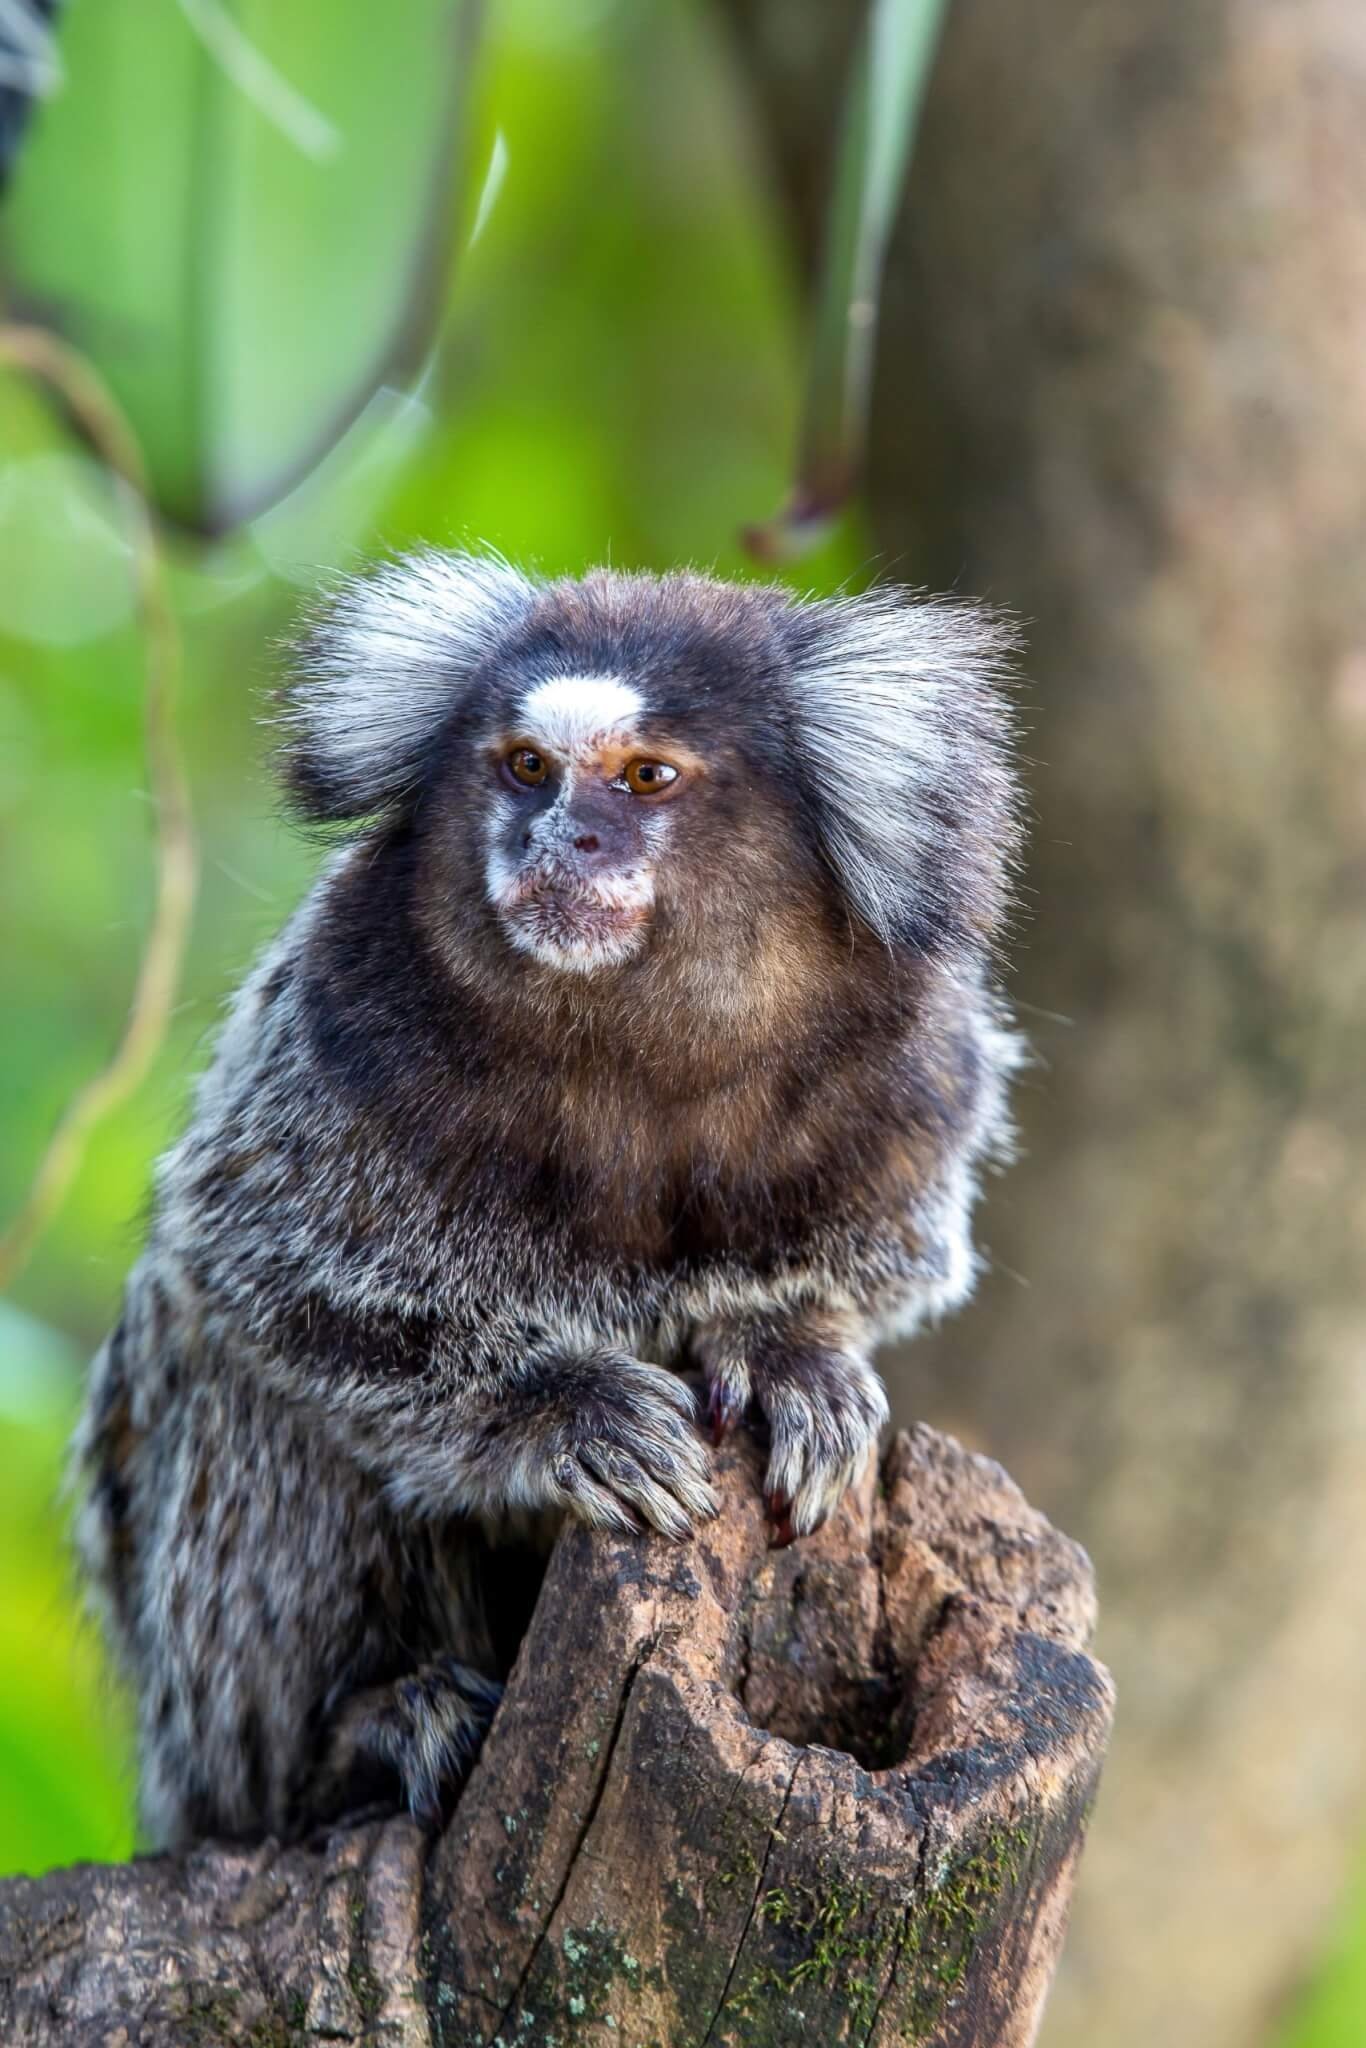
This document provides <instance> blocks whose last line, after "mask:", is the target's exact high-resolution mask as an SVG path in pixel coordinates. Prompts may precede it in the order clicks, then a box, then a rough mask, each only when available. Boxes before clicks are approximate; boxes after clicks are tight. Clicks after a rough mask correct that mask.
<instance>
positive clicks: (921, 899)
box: [790, 589, 1020, 953]
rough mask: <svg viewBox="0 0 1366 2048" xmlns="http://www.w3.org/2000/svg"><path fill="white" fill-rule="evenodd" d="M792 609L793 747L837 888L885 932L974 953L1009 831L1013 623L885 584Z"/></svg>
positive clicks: (1008, 847)
mask: <svg viewBox="0 0 1366 2048" xmlns="http://www.w3.org/2000/svg"><path fill="white" fill-rule="evenodd" d="M790 617H791V622H792V628H793V630H794V632H795V648H794V676H793V685H794V696H795V710H796V733H797V745H798V751H799V754H800V756H801V760H802V765H803V771H804V776H805V780H806V782H807V786H808V789H809V792H810V796H811V798H812V801H813V804H814V807H815V810H816V815H817V818H818V821H819V830H820V835H821V840H822V850H823V852H824V854H825V857H826V860H827V863H828V864H829V866H830V868H831V869H832V870H833V872H834V874H835V877H836V879H837V880H838V882H839V884H840V886H841V889H842V891H843V893H844V895H845V897H846V899H847V901H848V902H849V904H850V905H851V907H852V908H853V909H854V910H855V911H856V912H857V914H858V915H859V916H860V917H861V918H863V920H864V921H865V922H866V923H867V924H868V925H870V926H871V927H872V929H873V930H874V931H875V932H876V933H877V934H878V936H879V938H881V939H882V940H884V942H886V943H887V944H889V945H890V944H897V943H899V944H906V945H910V946H912V947H914V948H915V949H916V950H918V951H920V952H945V951H947V952H949V953H954V952H962V951H964V950H977V951H980V950H981V948H982V946H983V945H984V944H990V943H991V942H992V940H993V939H994V938H995V937H996V935H997V933H998V931H999V928H1000V925H1001V923H1002V920H1003V918H1004V916H1005V912H1006V907H1007V903H1008V898H1009V880H1010V871H1011V868H1012V867H1013V865H1014V862H1015V858H1016V855H1017V853H1018V849H1019V840H1020V821H1019V800H1018V789H1017V783H1016V778H1015V772H1014V767H1013V762H1012V758H1011V754H1012V732H1011V720H1010V716H1009V711H1008V708H1007V704H1006V701H1005V695H1004V691H1003V687H1002V686H1003V684H1004V683H1005V682H1006V681H1007V680H1008V679H1009V677H1010V676H1011V674H1012V656H1013V654H1014V651H1015V647H1016V636H1015V633H1014V631H1013V629H1012V627H1011V625H1010V624H1009V622H1008V621H1007V620H1005V619H1004V618H1003V617H1002V616H1001V615H1000V614H998V613H996V612H993V611H992V610H990V609H989V608H988V607H986V606H983V605H978V604H973V603H970V602H966V601H963V600H960V599H957V598H927V597H923V596H920V595H918V594H916V593H912V592H909V591H905V590H897V589H881V590H874V591H871V592H869V593H868V595H867V596H864V597H855V598H837V599H834V600H830V601H812V602H808V603H803V604H798V605H796V606H794V609H793V612H792V614H791V615H790Z"/></svg>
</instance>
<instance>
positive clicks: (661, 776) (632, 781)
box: [618, 761, 678, 796]
mask: <svg viewBox="0 0 1366 2048" xmlns="http://www.w3.org/2000/svg"><path fill="white" fill-rule="evenodd" d="M677 780H678V770H677V769H676V768H674V767H672V766H671V765H670V763H669V762H668V761H628V762H627V764H626V766H625V767H624V768H623V769H622V771H621V775H620V776H619V778H618V781H619V782H624V783H625V785H626V787H627V789H629V790H630V792H631V794H632V796H657V795H658V793H659V791H660V790H661V789H667V788H668V786H669V784H670V783H671V782H677Z"/></svg>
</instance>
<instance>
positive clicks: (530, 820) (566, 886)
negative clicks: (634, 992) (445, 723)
mask: <svg viewBox="0 0 1366 2048" xmlns="http://www.w3.org/2000/svg"><path fill="white" fill-rule="evenodd" d="M655 723H656V721H652V720H651V717H650V715H649V711H648V708H647V703H646V699H645V697H644V696H643V695H642V692H641V691H640V690H639V689H637V688H635V687H633V685H632V684H630V683H629V682H626V681H624V680H623V679H622V678H621V677H619V676H610V675H573V674H569V675H556V676H550V677H548V678H547V679H546V680H544V681H541V682H537V683H534V684H533V685H532V687H531V688H530V689H528V690H527V692H526V693H525V695H524V697H523V698H522V700H521V702H520V703H519V704H517V706H516V707H515V710H514V712H513V715H512V718H511V722H510V724H509V725H508V726H507V728H506V729H505V730H504V731H503V732H501V733H500V734H498V735H497V736H496V738H495V739H494V740H493V742H492V744H491V745H490V746H489V747H488V750H487V756H486V758H487V768H488V812H487V822H486V829H485V845H486V857H485V866H484V878H485V886H486V888H487V891H488V898H489V901H490V903H491V904H492V905H493V907H494V909H495V911H496V912H497V914H498V918H499V920H500V922H501V925H502V928H503V931H504V932H505V934H506V936H507V938H508V940H509V941H510V943H511V944H512V945H513V946H515V947H517V948H518V949H519V950H520V951H522V952H524V953H529V954H531V955H533V956H534V957H535V958H536V959H537V960H539V961H541V962H542V963H543V964H544V965H546V966H548V967H557V968H563V969H566V970H568V971H570V972H574V973H580V974H589V973H593V972H594V971H596V970H599V969H603V968H608V967H612V966H615V965H617V964H619V963H620V962H622V961H624V960H628V959H630V958H631V957H632V956H633V955H634V954H636V953H638V952H639V951H640V950H641V949H642V948H643V947H644V946H645V944H646V943H647V941H648V938H649V934H650V928H651V924H652V920H653V917H654V913H655V907H656V898H657V894H658V891H659V886H660V876H661V871H662V870H665V869H666V868H667V867H668V866H669V865H670V863H671V861H672V864H673V865H674V867H675V869H676V870H677V869H678V868H680V867H681V866H682V864H683V863H682V861H681V858H680V856H681V852H682V849H681V848H680V846H679V845H678V844H677V843H676V838H677V835H678V833H680V832H683V833H686V830H687V825H688V813H689V810H692V812H693V813H694V822H696V810H697V806H698V800H699V798H700V797H701V796H702V794H703V790H704V787H705V783H706V777H707V763H706V761H705V759H704V758H703V757H702V755H701V754H699V753H697V752H695V751H694V750H693V749H692V748H690V747H689V746H688V745H687V744H686V743H684V742H683V741H682V740H681V739H680V738H679V737H678V735H677V734H676V733H668V732H660V731H657V730H654V729H652V727H653V726H654V725H655ZM679 805H681V806H683V809H682V811H681V813H680V812H679V811H678V810H677V809H676V808H675V807H676V806H679Z"/></svg>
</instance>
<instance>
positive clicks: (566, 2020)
mask: <svg viewBox="0 0 1366 2048" xmlns="http://www.w3.org/2000/svg"><path fill="white" fill-rule="evenodd" d="M718 1483H719V1485H720V1488H721V1491H722V1495H723V1499H724V1509H723V1513H722V1515H721V1517H720V1519H719V1520H718V1521H717V1522H715V1523H713V1524H712V1525H710V1526H709V1527H708V1528H707V1529H705V1530H703V1531H702V1532H701V1534H700V1535H699V1536H698V1537H697V1539H696V1540H695V1541H694V1542H692V1543H689V1544H683V1545H673V1544H670V1543H667V1542H665V1541H663V1540H662V1539H659V1538H655V1537H640V1538H616V1537H610V1536H603V1535H601V1534H597V1535H589V1534H588V1533H586V1532H585V1531H583V1530H580V1529H566V1530H565V1532H564V1533H563V1534H562V1535H561V1537H560V1539H559V1542H558V1543H557V1545H556V1548H555V1551H554V1554H553V1556H552V1558H551V1562H550V1565H549V1569H548V1571H547V1574H546V1578H545V1582H544V1585H543V1587H542V1590H541V1594H540V1598H539V1601H538V1604H537V1606H536V1610H535V1613H534V1616H533V1618H532V1621H531V1625H530V1628H529V1630H528V1632H527V1635H526V1637H525V1639H524V1641H523V1643H522V1647H521V1651H520V1653H519V1655H518V1659H517V1663H516V1666H515V1668H514V1670H513V1673H512V1676H511V1679H510V1681H509V1685H508V1689H507V1694H506V1696H505V1698H504V1701H503V1704H502V1706H501V1708H500V1709H499V1713H498V1716H497V1718H496V1720H495V1722H494V1726H493V1729H492V1731H491V1733H490V1735H489V1738H488V1741H487V1743H486V1744H485V1747H484V1751H483V1754H482V1756H481V1758H480V1760H479V1763H478V1765H477V1766H476V1768H475V1771H474V1774H473V1776H472V1777H471V1779H470V1782H469V1784H468V1786H467V1787H466V1789H465V1792H464V1795H463V1797H462V1798H461V1800H460V1802H459V1805H458V1806H457V1808H456V1810H455V1813H454V1815H453V1817H452V1820H451V1822H450V1824H449V1826H448V1827H447V1828H446V1830H445V1832H444V1834H443V1835H442V1836H441V1837H440V1838H439V1840H437V1841H436V1842H435V1843H434V1844H432V1843H429V1841H428V1840H427V1838H426V1837H424V1836H423V1835H422V1834H421V1833H420V1831H419V1830H418V1829H417V1827H416V1826H415V1825H414V1824H413V1823H411V1822H409V1821H407V1820H382V1821H374V1822H369V1823H363V1824H360V1825H358V1826H355V1827H353V1828H348V1829H343V1830H339V1831H338V1832H336V1833H334V1834H333V1835H332V1836H331V1837H330V1838H329V1839H328V1841H327V1842H326V1844H325V1845H322V1846H319V1847H310V1848H290V1849H281V1848H279V1847H277V1846H276V1845H274V1844H270V1843H267V1844H263V1845H257V1846H252V1847H242V1846H238V1845H224V1844H216V1843H210V1844H206V1845H205V1846H204V1847H202V1848H200V1849H197V1850H195V1851H194V1852H193V1853H191V1854H189V1855H187V1856H184V1857H178V1858H172V1857H156V1858H147V1859H143V1860H139V1861H136V1862H134V1863H132V1864H129V1865H125V1866H121V1867H117V1868H99V1867H93V1866H86V1867H82V1868H79V1869H75V1870H70V1871H63V1872H57V1873H55V1874H54V1875H52V1876H50V1877H46V1878H42V1879H37V1880H28V1879H19V1880H14V1881H12V1882H10V1883H8V1884H5V1885H0V2039H3V2040H4V2041H5V2042H6V2043H7V2044H13V2048H48V2044H57V2043H61V2044H75V2048H86V2044H90V2048H93V2044H96V2043H99V2044H101V2048H104V2044H115V2043H121V2044H127V2048H161V2044H163V2043H164V2044H168V2048H169V2044H171V2043H175V2044H177V2048H181V2044H186V2043H190V2044H209V2043H217V2042H236V2043H242V2044H250V2048H284V2044H286V2043H294V2042H301V2043H302V2042H307V2041H311V2040H316V2039H331V2040H342V2041H355V2042H373V2043H376V2044H378V2043H395V2044H398V2043H401V2044H405V2048H419V2044H420V2048H475V2044H481V2048H482V2044H487V2048H498V2044H502V2048H569V2044H586V2043H593V2044H599V2048H609V2044H610V2048H654V2044H657V2048H709V2044H717V2048H724V2044H732V2043H733V2044H736V2048H742V2044H753V2048H761V2044H762V2048H777V2044H784V2043H793V2044H795V2043H799V2042H802V2043H805V2042H810V2043H815V2044H820V2048H825V2044H827V2043H836V2042H850V2043H859V2044H866V2048H884V2044H885V2048H890V2044H892V2043H897V2044H905V2043H926V2044H929V2043H940V2044H949V2043H953V2044H957V2048H968V2044H971V2048H987V2044H1003V2048H1004V2044H1012V2048H1013V2044H1023V2043H1027V2042H1029V2041H1031V2040H1032V2039H1033V2038H1034V2035H1035V2032H1036V2029H1037V2026H1038V2022H1039V2016H1040V2012H1041V2009H1042V2005H1043V2000H1044V1995H1045V1993H1046V1991H1047V1988H1048V1982H1049V1978H1050V1975H1051V1973H1052V1969H1053V1966H1054V1963H1055V1962H1056V1960H1057V1956H1058V1952H1059V1949H1060V1946H1061V1943H1062V1937H1063V1929H1064V1924H1065V1919H1066V1911H1067V1903H1068V1897H1069V1893H1070V1890H1071V1886H1072V1879H1073V1874H1074V1871H1075V1867H1076V1862H1077V1857H1078V1854H1079V1851H1080V1847H1081V1841H1082V1835H1083V1831H1084V1826H1085V1820H1086V1816H1087V1813H1088V1811H1089V1807H1090V1803H1091V1800H1092V1796H1093V1794H1094V1790H1095V1785H1096V1779H1097V1775H1098V1772H1099V1768H1100V1762H1101V1757H1102V1754H1103V1751H1104V1747H1105V1741H1106V1736H1107V1733H1108V1730H1109V1725H1110V1714H1111V1688H1110V1683H1109V1679H1108V1678H1107V1676H1106V1674H1105V1673H1104V1671H1103V1670H1102V1669H1101V1668H1100V1667H1099V1666H1098V1665H1096V1664H1095V1663H1093V1662H1092V1661H1091V1659H1090V1658H1089V1657H1088V1656H1087V1655H1086V1653H1085V1645H1086V1643H1087V1641H1088V1640H1089V1636H1090V1631H1091V1626H1092V1622H1093V1619H1094V1600H1093V1593H1092V1586H1091V1574H1090V1567H1089V1565H1088V1563H1087V1561H1086V1558H1085V1556H1084V1554H1083V1553H1082V1552H1081V1551H1080V1550H1078V1549H1077V1547H1076V1546H1075V1545H1074V1544H1072V1543H1070V1542H1069V1541H1068V1540H1067V1539H1066V1538H1065V1537H1062V1536H1059V1535H1058V1534H1057V1533H1056V1532H1055V1531H1054V1530H1052V1529H1051V1528H1050V1527H1049V1526H1048V1524H1047V1523H1046V1522H1045V1521H1044V1520H1043V1519H1042V1517H1041V1516H1039V1515H1038V1514H1036V1513H1035V1512H1034V1511H1033V1510H1032V1509H1030V1508H1029V1507H1028V1506H1027V1505H1026V1503H1025V1501H1024V1500H1023V1498H1022V1497H1021V1495H1020V1493H1019V1491H1018V1490H1017V1489H1016V1487H1015V1486H1014V1485H1013V1484H1012V1483H1011V1481H1010V1480H1009V1479H1008V1478H1007V1477H1006V1475H1005V1474H1004V1473H1003V1472H1002V1471H1001V1469H1000V1468H999V1467H998V1466H996V1465H993V1464H991V1463H989V1462H988V1461H987V1460H985V1459H983V1458H977V1457H972V1456H969V1455H968V1454H967V1453H966V1452H964V1451H963V1450H961V1449H960V1448H959V1447H958V1445H956V1444H955V1443H953V1442H952V1441H951V1440H950V1439H948V1438H946V1437H942V1436H938V1435H936V1434H934V1433H933V1432H932V1431H930V1430H927V1429H917V1430H914V1431H912V1432H910V1433H909V1434H903V1435H901V1436H899V1437H898V1438H897V1439H896V1441H895V1443H894V1444H893V1446H892V1448H891V1450H890V1452H889V1454H888V1456H887V1458H886V1460H885V1462H884V1464H883V1467H882V1470H881V1473H880V1474H879V1473H876V1472H873V1471H871V1470H870V1472H869V1474H868V1476H867V1478H866V1480H865V1482H864V1483H863V1485H862V1486H861V1487H859V1488H858V1489H856V1491H855V1492H854V1493H853V1494H851V1496H850V1497H849V1498H848V1500H847V1501H846V1502H845V1504H844V1505H843V1507H842V1508H841V1510H840V1512H839V1513H838V1514H837V1516H836V1517H835V1518H834V1519H833V1521H832V1522H831V1524H830V1525H829V1526H828V1527H827V1528H826V1529H824V1530H822V1531H821V1532H820V1533H819V1534H818V1535H816V1536H814V1537H810V1538H807V1539H805V1540H804V1541H801V1542H798V1543H796V1544H794V1545H793V1546H792V1547H791V1548H789V1549H785V1550H773V1549H770V1548H769V1531H768V1528H767V1526H766V1524H765V1521H764V1517H763V1513H762V1508H761V1501H760V1487H759V1463H758V1457H757V1454H756V1452H755V1451H754V1449H753V1447H752V1446H751V1445H750V1444H749V1443H748V1441H747V1440H745V1439H743V1438H741V1439H737V1440H735V1441H734V1442H733V1443H732V1444H731V1445H730V1446H728V1447H727V1448H726V1449H725V1450H724V1451H722V1452H721V1453H720V1454H719V1456H718Z"/></svg>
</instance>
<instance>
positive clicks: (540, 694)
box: [521, 676, 644, 755]
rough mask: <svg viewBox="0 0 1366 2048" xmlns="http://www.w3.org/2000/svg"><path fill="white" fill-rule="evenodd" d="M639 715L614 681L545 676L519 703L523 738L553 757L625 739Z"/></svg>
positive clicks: (636, 697)
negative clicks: (531, 738) (538, 743)
mask: <svg viewBox="0 0 1366 2048" xmlns="http://www.w3.org/2000/svg"><path fill="white" fill-rule="evenodd" d="M643 709H644V699H643V698H642V696H641V694H640V692H639V690H633V689H632V688H631V685H630V684H629V683H624V682H623V681H622V680H621V677H620V676H549V677H547V679H546V680H545V682H543V683H537V685H536V687H535V689H534V690H529V691H528V692H527V695H526V696H525V697H524V698H523V700H522V707H521V716H522V718H523V719H524V720H525V723H526V728H527V732H528V734H529V735H531V734H534V736H535V737H536V738H537V739H538V740H542V741H544V743H545V745H546V746H547V747H549V748H550V749H551V750H552V751H553V752H554V753H557V754H568V755H574V754H582V753H587V752H589V751H591V749H592V748H594V747H595V746H600V745H601V744H602V742H603V741H604V740H608V739H611V738H613V737H614V736H624V735H626V734H627V733H629V732H630V731H631V730H632V729H633V728H634V726H635V724H636V722H637V721H638V719H639V717H640V714H641V711H642V710H643Z"/></svg>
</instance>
